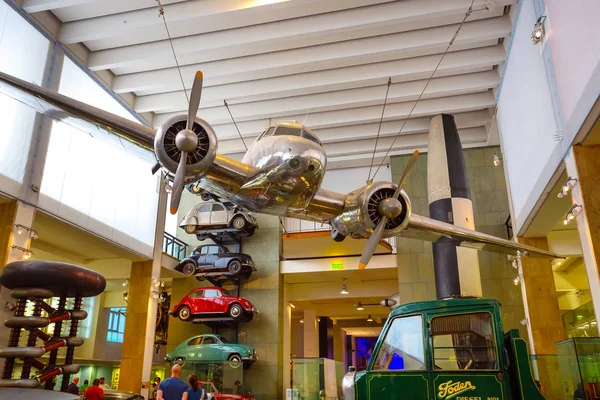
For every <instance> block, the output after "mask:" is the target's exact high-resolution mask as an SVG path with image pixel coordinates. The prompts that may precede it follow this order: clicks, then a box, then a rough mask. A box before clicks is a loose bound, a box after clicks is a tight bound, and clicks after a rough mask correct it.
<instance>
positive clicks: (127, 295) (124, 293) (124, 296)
mask: <svg viewBox="0 0 600 400" xmlns="http://www.w3.org/2000/svg"><path fill="white" fill-rule="evenodd" d="M123 300H125V303H127V300H129V292H123Z"/></svg>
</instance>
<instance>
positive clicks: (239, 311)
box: [228, 303, 244, 319]
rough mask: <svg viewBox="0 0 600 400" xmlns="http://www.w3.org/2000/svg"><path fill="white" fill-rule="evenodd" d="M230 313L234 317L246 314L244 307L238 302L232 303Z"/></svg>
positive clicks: (237, 317) (238, 317)
mask: <svg viewBox="0 0 600 400" xmlns="http://www.w3.org/2000/svg"><path fill="white" fill-rule="evenodd" d="M228 314H229V316H230V317H231V318H233V319H240V318H241V317H242V315H243V314H244V309H243V308H242V306H241V305H239V304H238V303H235V304H232V305H231V306H230V307H229V311H228Z"/></svg>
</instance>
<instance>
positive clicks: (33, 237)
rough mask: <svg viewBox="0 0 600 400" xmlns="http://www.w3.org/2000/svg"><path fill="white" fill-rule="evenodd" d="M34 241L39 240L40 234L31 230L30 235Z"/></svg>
mask: <svg viewBox="0 0 600 400" xmlns="http://www.w3.org/2000/svg"><path fill="white" fill-rule="evenodd" d="M29 236H30V237H31V238H32V239H33V240H37V239H38V238H39V236H38V233H37V232H36V231H34V230H33V229H32V230H31V234H30V235H29Z"/></svg>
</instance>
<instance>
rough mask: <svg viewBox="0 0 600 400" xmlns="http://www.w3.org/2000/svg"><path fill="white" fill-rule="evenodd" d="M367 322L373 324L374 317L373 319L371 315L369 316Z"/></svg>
mask: <svg viewBox="0 0 600 400" xmlns="http://www.w3.org/2000/svg"><path fill="white" fill-rule="evenodd" d="M367 322H373V317H371V314H369V316H368V317H367Z"/></svg>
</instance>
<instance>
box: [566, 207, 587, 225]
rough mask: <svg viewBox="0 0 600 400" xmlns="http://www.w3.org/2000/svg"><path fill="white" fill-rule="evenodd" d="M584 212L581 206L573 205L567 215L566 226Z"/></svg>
mask: <svg viewBox="0 0 600 400" xmlns="http://www.w3.org/2000/svg"><path fill="white" fill-rule="evenodd" d="M582 211H583V207H582V206H581V204H573V205H572V206H571V208H569V211H567V213H566V214H565V218H564V220H563V224H565V225H567V224H569V223H570V222H571V221H573V220H574V219H575V218H576V217H578V216H579V215H580V214H581V212H582Z"/></svg>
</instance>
